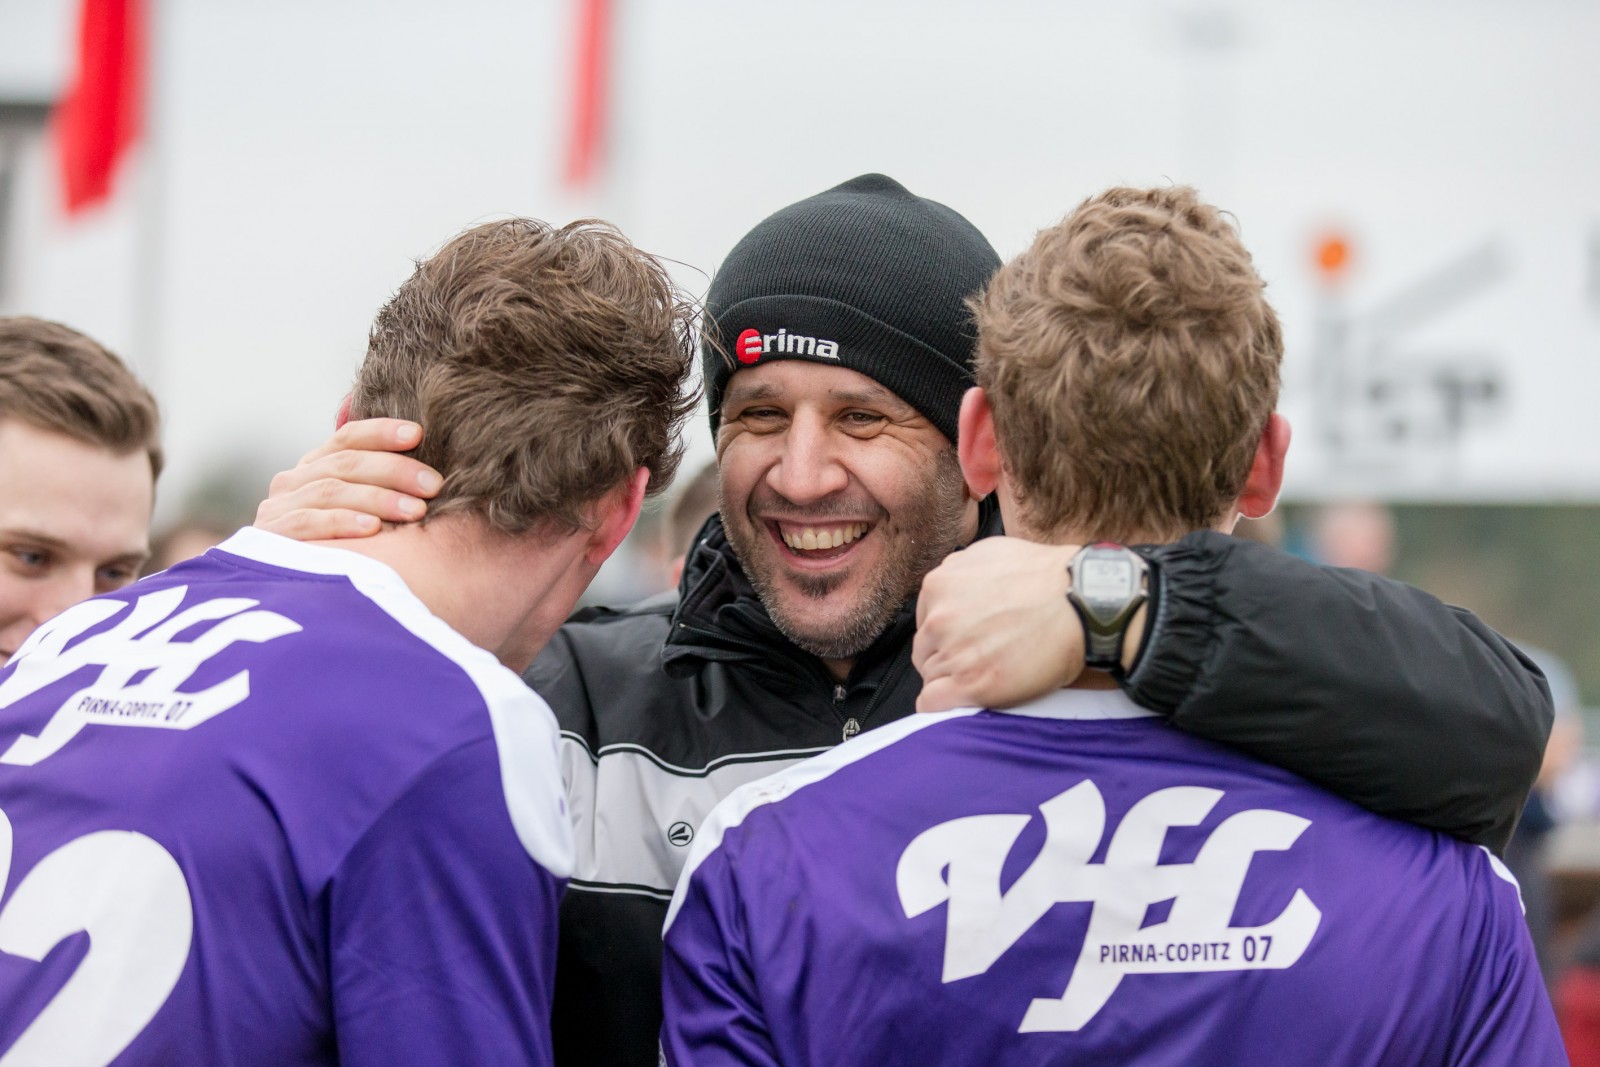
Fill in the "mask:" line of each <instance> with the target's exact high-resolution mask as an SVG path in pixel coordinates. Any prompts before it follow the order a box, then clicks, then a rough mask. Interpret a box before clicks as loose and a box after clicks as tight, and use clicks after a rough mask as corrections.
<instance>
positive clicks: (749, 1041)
mask: <svg viewBox="0 0 1600 1067" xmlns="http://www.w3.org/2000/svg"><path fill="white" fill-rule="evenodd" d="M713 817H715V816H713ZM662 962H663V968H662V972H663V973H662V983H661V989H662V997H663V999H664V1002H665V1003H664V1009H665V1019H664V1021H663V1023H662V1026H661V1055H662V1059H663V1061H664V1062H665V1063H667V1064H670V1065H673V1067H689V1065H691V1064H692V1065H694V1067H731V1065H734V1064H738V1065H741V1067H777V1065H778V1063H779V1059H778V1052H777V1049H776V1048H775V1046H774V1044H773V1039H772V1033H771V1031H770V1029H769V1028H768V1025H767V1020H766V1016H765V1013H764V1012H763V1010H762V1007H761V1002H760V998H759V993H758V990H757V988H756V981H755V971H754V970H753V968H752V967H751V953H750V946H749V942H748V938H747V929H746V926H745V923H744V919H743V908H742V905H741V903H740V892H739V886H738V883H737V880H736V877H735V871H734V869H733V865H732V862H731V858H730V856H729V854H728V852H727V851H726V850H724V849H718V850H716V851H714V852H712V853H711V854H710V855H708V856H707V857H706V859H705V860H704V862H702V863H700V864H698V865H697V866H692V867H690V868H689V869H688V870H686V871H685V872H684V881H683V882H682V884H680V886H679V888H678V899H677V900H676V901H675V902H674V909H673V911H671V912H669V913H668V918H667V930H666V945H665V949H664V952H663V961H662Z"/></svg>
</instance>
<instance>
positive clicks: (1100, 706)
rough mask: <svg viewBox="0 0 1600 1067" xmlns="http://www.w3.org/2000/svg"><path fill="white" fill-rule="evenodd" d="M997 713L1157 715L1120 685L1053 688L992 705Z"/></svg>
mask: <svg viewBox="0 0 1600 1067" xmlns="http://www.w3.org/2000/svg"><path fill="white" fill-rule="evenodd" d="M994 710H995V711H996V712H998V713H999V714H1001V715H1024V716H1027V717H1028V718H1030V719H1077V720H1094V719H1156V718H1160V715H1159V714H1157V713H1156V712H1154V711H1151V710H1150V709H1149V708H1142V707H1140V706H1139V705H1138V704H1135V703H1134V702H1133V700H1132V699H1131V698H1130V697H1129V696H1128V694H1127V693H1124V692H1123V691H1122V690H1121V689H1057V690H1056V691H1055V692H1053V693H1049V694H1047V695H1045V696H1042V697H1040V698H1038V699H1037V700H1030V701H1028V703H1026V704H1023V705H1020V706H1019V707H1015V708H996V709H994Z"/></svg>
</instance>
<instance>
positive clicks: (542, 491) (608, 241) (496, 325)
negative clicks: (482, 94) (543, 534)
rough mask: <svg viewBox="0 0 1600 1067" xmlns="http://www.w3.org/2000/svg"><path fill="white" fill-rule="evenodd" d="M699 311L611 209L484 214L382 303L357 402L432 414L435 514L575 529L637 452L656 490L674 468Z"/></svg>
mask: <svg viewBox="0 0 1600 1067" xmlns="http://www.w3.org/2000/svg"><path fill="white" fill-rule="evenodd" d="M693 321H694V311H693V308H692V306H691V305H690V304H689V302H688V301H686V300H685V299H684V298H683V296H682V294H681V293H680V291H679V290H678V288H677V286H676V285H674V283H673V281H672V279H671V277H670V276H669V275H668V273H667V271H666V268H665V267H663V266H662V264H661V263H660V262H659V261H658V260H657V259H656V258H655V257H653V256H650V255H647V254H646V253H644V252H641V251H640V250H639V249H637V248H635V247H634V246H633V245H632V244H631V243H629V241H628V239H627V238H626V237H624V236H623V235H622V234H621V233H619V232H618V231H617V230H616V229H615V228H614V227H612V226H611V225H610V224H608V223H604V222H598V221H595V220H583V221H580V222H574V223H571V224H569V225H567V226H563V227H561V228H559V229H557V228H556V227H554V226H551V225H550V224H548V223H544V222H539V221H537V220H534V219H506V220H504V221H499V222H489V223H484V224H483V225H480V226H475V227H473V228H472V229H470V230H467V231H466V232H464V233H462V234H459V235H458V236H456V237H454V238H452V239H451V240H450V241H449V242H448V243H447V244H445V246H444V247H443V248H441V249H439V251H438V252H436V253H435V254H434V255H433V256H431V257H429V258H428V259H426V260H422V261H420V262H418V264H417V269H416V271H415V272H414V273H413V274H412V275H411V277H410V278H409V279H408V280H407V281H406V282H405V284H403V285H401V286H400V289H399V291H398V292H396V293H395V295H394V297H393V299H391V300H390V301H389V303H388V304H386V305H385V306H384V308H383V310H381V311H380V312H378V317H377V319H376V321H375V322H374V323H373V327H372V334H371V338H370V340H369V342H368V346H367V358H366V361H365V363H364V364H363V365H362V367H361V370H360V371H359V372H358V375H357V378H356V384H355V388H354V390H353V392H352V395H351V403H350V415H351V417H352V418H367V417H369V416H373V415H387V416H391V417H396V418H405V419H414V420H416V421H418V422H420V423H421V424H422V426H423V439H422V443H421V444H420V445H419V446H418V447H417V448H416V450H415V451H414V452H413V453H412V454H413V455H415V456H416V458H417V459H419V460H421V461H422V462H424V463H427V464H429V465H430V466H432V467H434V468H435V469H437V470H438V471H439V472H440V473H441V474H443V475H444V488H443V489H442V490H441V491H440V492H439V495H438V496H437V498H435V500H434V502H433V503H432V504H431V505H430V506H429V514H430V515H435V516H437V515H442V514H448V513H450V512H452V511H475V512H479V513H481V514H482V515H483V516H484V517H485V519H487V520H488V522H489V523H490V524H491V525H492V526H494V527H495V528H498V529H500V530H503V531H505V532H506V533H513V534H520V533H524V532H526V531H529V530H531V529H533V528H535V527H543V526H549V527H551V528H554V529H567V530H571V529H576V528H578V527H579V526H580V525H581V524H582V519H583V514H582V513H583V510H584V508H585V507H586V505H588V504H591V503H593V502H594V501H596V500H598V499H599V498H600V497H602V496H604V495H605V494H606V493H607V492H610V491H611V490H613V489H615V488H616V487H617V486H618V485H620V484H622V483H623V482H625V481H626V480H627V478H628V477H629V475H631V474H632V473H633V472H634V471H635V470H637V469H638V468H640V467H644V468H646V469H648V470H649V472H650V482H649V492H651V493H656V492H659V491H660V490H662V489H664V488H665V487H666V486H667V485H668V483H670V482H671V480H672V475H673V472H674V471H675V470H676V468H677V465H678V459H679V457H680V455H681V451H682V446H681V444H680V443H679V435H678V429H679V427H680V425H681V424H682V421H683V419H684V417H685V416H686V415H687V414H688V413H689V412H690V411H691V410H693V408H694V405H695V402H696V399H697V397H696V396H695V395H694V394H693V393H692V392H691V391H689V390H687V389H686V387H685V383H686V381H687V376H688V373H689V367H690V362H691V356H692V354H693V349H694V342H693V337H692V325H693Z"/></svg>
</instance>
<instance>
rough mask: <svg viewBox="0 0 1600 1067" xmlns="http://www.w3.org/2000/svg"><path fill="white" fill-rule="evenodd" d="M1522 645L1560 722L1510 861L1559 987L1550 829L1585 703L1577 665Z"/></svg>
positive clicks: (1542, 960)
mask: <svg viewBox="0 0 1600 1067" xmlns="http://www.w3.org/2000/svg"><path fill="white" fill-rule="evenodd" d="M1522 650H1523V651H1524V652H1526V653H1527V654H1528V655H1529V656H1531V657H1533V661H1534V662H1535V663H1537V664H1538V665H1539V669H1540V670H1541V671H1543V672H1544V677H1545V680H1546V681H1547V682H1549V683H1550V699H1551V702H1552V704H1553V705H1554V706H1555V712H1556V717H1555V722H1554V723H1552V724H1551V726H1550V741H1549V743H1548V744H1546V745H1545V750H1544V762H1543V763H1541V764H1540V766H1539V777H1538V778H1537V779H1536V780H1535V781H1534V783H1533V789H1532V790H1531V791H1530V792H1529V793H1528V803H1527V804H1526V805H1524V806H1523V809H1522V818H1520V819H1518V820H1517V830H1516V833H1514V834H1512V835H1511V843H1510V844H1509V845H1507V846H1506V866H1507V867H1509V868H1511V873H1512V874H1514V875H1516V876H1517V882H1518V883H1519V884H1520V885H1521V886H1522V901H1523V906H1524V909H1525V911H1526V913H1527V917H1528V930H1529V932H1530V933H1531V934H1532V935H1533V947H1534V948H1535V949H1536V950H1537V951H1538V953H1539V969H1540V970H1541V971H1542V972H1543V973H1544V979H1545V982H1546V983H1547V984H1549V985H1550V986H1552V987H1554V984H1555V980H1556V977H1557V973H1558V971H1559V969H1560V961H1559V960H1558V959H1557V958H1556V952H1555V946H1554V943H1553V942H1554V938H1555V933H1556V909H1555V900H1554V898H1553V888H1554V887H1553V886H1552V885H1551V883H1550V840H1551V834H1552V833H1554V831H1555V829H1556V827H1557V826H1558V825H1560V822H1561V816H1560V807H1559V805H1558V804H1557V802H1556V785H1557V783H1558V782H1559V781H1560V780H1561V777H1562V775H1564V774H1566V773H1567V771H1568V770H1570V769H1571V768H1572V766H1573V764H1574V763H1575V762H1576V760H1577V757H1578V753H1579V750H1580V749H1581V748H1582V747H1583V718H1582V712H1583V704H1582V701H1581V700H1580V698H1579V695H1578V681H1577V679H1576V678H1574V677H1573V675H1572V668H1570V667H1568V666H1567V664H1566V661H1564V660H1563V659H1561V657H1559V656H1557V655H1556V654H1555V653H1553V652H1549V651H1547V650H1545V649H1542V648H1534V647H1532V646H1529V645H1523V646H1522Z"/></svg>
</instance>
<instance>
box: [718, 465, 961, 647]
mask: <svg viewBox="0 0 1600 1067" xmlns="http://www.w3.org/2000/svg"><path fill="white" fill-rule="evenodd" d="M916 499H919V500H920V501H921V502H920V503H919V504H916V505H912V506H908V507H907V508H904V509H902V510H901V513H900V514H899V515H896V516H890V517H889V519H888V520H887V521H885V522H880V523H879V524H878V525H877V526H876V527H874V528H873V530H872V532H871V533H870V534H869V535H868V536H871V537H882V538H883V539H884V540H885V542H886V543H888V544H889V546H890V548H889V551H888V554H887V555H886V556H885V558H884V559H883V560H882V561H881V562H880V563H879V564H878V565H877V566H876V567H874V569H873V571H872V573H871V574H870V575H869V578H868V581H867V583H866V585H865V587H864V588H862V590H861V592H860V593H859V595H858V596H857V597H856V599H855V600H854V601H853V602H852V603H851V604H849V605H848V606H847V607H846V609H845V612H844V614H843V615H842V616H841V617H839V618H838V619H836V620H834V621H831V622H828V623H825V624H822V625H819V624H817V623H815V622H809V621H808V620H807V619H806V618H805V616H804V614H803V613H802V612H800V611H796V610H791V609H790V603H789V602H786V600H785V597H786V596H792V592H791V591H792V590H797V591H798V592H799V594H800V595H801V597H803V598H805V599H808V600H823V599H825V598H827V597H828V596H831V595H832V594H833V593H834V592H835V591H837V590H838V588H839V587H840V586H841V585H843V584H844V583H845V582H846V581H848V580H849V579H850V577H851V575H850V573H849V572H848V571H839V572H836V573H832V574H804V573H801V574H794V573H790V574H787V575H786V578H787V584H784V583H781V582H780V581H779V577H778V574H779V571H780V569H781V565H780V564H779V563H778V561H777V560H776V559H774V558H773V555H772V550H771V546H769V545H763V544H761V539H762V538H765V537H767V533H766V529H765V527H764V525H763V524H761V523H759V522H757V521H756V520H755V519H753V518H751V517H750V516H749V515H742V516H739V519H740V521H739V522H733V523H730V522H729V521H728V517H727V516H726V515H724V516H723V527H724V529H725V530H726V531H727V534H728V540H729V543H730V544H731V545H732V547H733V554H734V555H735V556H736V557H737V558H738V560H739V563H740V565H741V566H742V567H743V568H744V572H745V575H746V577H748V578H749V579H750V584H751V585H752V586H754V587H755V591H756V595H757V596H758V597H760V598H761V603H762V606H763V607H765V608H766V609H767V615H768V616H769V617H771V619H772V621H773V623H774V625H776V626H777V627H778V632H780V633H781V634H783V636H784V637H786V638H788V639H789V640H790V641H791V642H792V643H793V644H794V645H795V646H797V647H798V648H800V649H801V650H803V651H805V652H809V653H810V654H811V655H813V656H816V657H817V658H819V659H830V660H840V659H851V658H853V657H855V656H857V655H859V654H860V653H862V652H863V651H865V650H866V649H867V647H868V646H869V645H871V644H872V643H873V642H874V641H876V640H877V639H878V637H879V635H881V634H882V633H883V631H884V630H886V629H888V626H889V623H890V622H892V621H893V620H894V617H895V613H896V612H898V611H899V610H900V607H901V605H902V604H904V603H905V602H906V601H907V600H909V599H910V598H911V597H912V595H914V594H915V593H916V592H917V590H918V589H919V588H921V586H922V579H923V576H924V575H926V574H927V573H928V572H929V571H931V570H932V569H933V568H934V567H936V566H938V565H939V561H940V560H942V559H944V557H945V556H947V555H949V554H950V553H951V552H952V551H954V550H955V549H956V548H957V547H958V546H959V544H960V541H961V533H962V519H963V517H964V516H965V514H966V507H967V496H966V491H965V482H964V480H963V479H962V476H961V465H960V463H959V462H958V461H957V459H956V453H955V449H953V448H952V449H946V450H943V451H941V452H939V453H938V456H937V458H936V460H935V461H934V469H933V472H932V473H931V474H930V475H929V477H928V478H927V479H926V480H924V482H923V483H922V485H921V486H920V488H919V492H918V493H917V495H916ZM762 549H767V551H762ZM824 627H825V628H824Z"/></svg>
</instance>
